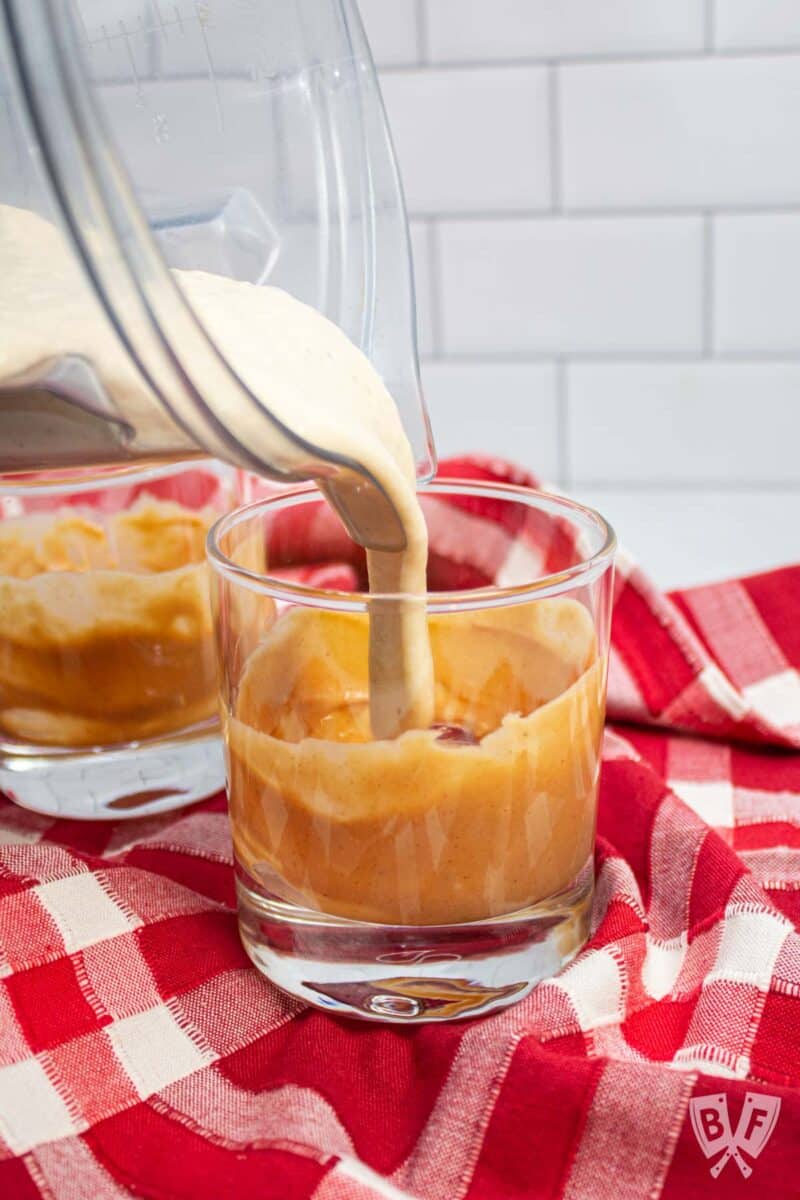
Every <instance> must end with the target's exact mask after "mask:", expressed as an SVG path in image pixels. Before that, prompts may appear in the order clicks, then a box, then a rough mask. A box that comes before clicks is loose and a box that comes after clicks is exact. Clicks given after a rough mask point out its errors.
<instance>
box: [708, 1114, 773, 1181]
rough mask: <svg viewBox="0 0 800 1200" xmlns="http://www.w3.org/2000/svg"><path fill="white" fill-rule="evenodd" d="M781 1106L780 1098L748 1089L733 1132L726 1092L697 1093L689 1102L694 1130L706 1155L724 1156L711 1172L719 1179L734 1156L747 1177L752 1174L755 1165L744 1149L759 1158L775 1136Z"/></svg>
mask: <svg viewBox="0 0 800 1200" xmlns="http://www.w3.org/2000/svg"><path fill="white" fill-rule="evenodd" d="M780 1109H781V1102H780V1097H778V1096H761V1095H759V1094H758V1093H757V1092H748V1093H747V1095H746V1096H745V1098H744V1105H743V1106H742V1112H741V1116H740V1117H739V1121H738V1123H737V1126H736V1131H735V1133H732V1132H731V1123H730V1117H729V1115H728V1098H727V1096H726V1095H725V1093H724V1092H719V1093H717V1094H716V1095H712V1096H695V1097H694V1099H693V1100H690V1101H689V1115H690V1117H691V1119H692V1129H693V1130H694V1135H695V1137H696V1138H697V1141H698V1144H699V1146H700V1149H701V1150H702V1151H703V1154H705V1156H706V1158H713V1157H714V1156H715V1155H716V1154H720V1155H721V1157H720V1158H719V1160H718V1161H717V1162H715V1163H714V1165H713V1166H712V1167H711V1174H712V1175H713V1177H714V1178H715V1179H717V1178H718V1177H719V1175H720V1174H721V1172H722V1171H723V1170H724V1168H725V1167H726V1165H727V1163H728V1160H729V1159H731V1158H732V1159H733V1160H734V1162H735V1163H736V1165H737V1167H738V1168H739V1170H740V1171H741V1173H742V1175H743V1176H744V1177H745V1179H748V1178H749V1177H750V1175H752V1173H753V1168H752V1167H751V1166H750V1165H749V1163H747V1162H746V1161H745V1159H744V1158H742V1155H741V1153H740V1151H741V1150H744V1151H745V1152H746V1153H747V1154H748V1155H749V1157H750V1158H758V1156H759V1154H760V1153H761V1151H762V1150H763V1149H764V1147H765V1146H766V1144H767V1142H768V1141H769V1139H770V1137H771V1136H772V1131H773V1130H774V1128H775V1124H776V1122H777V1120H778V1113H779V1112H780Z"/></svg>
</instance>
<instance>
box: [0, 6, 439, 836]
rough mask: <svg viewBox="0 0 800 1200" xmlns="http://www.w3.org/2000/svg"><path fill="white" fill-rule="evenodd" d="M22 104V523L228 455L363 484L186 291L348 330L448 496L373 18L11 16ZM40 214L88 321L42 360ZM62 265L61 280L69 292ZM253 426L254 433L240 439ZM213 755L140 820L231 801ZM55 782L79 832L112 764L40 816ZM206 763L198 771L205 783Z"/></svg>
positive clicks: (9, 295)
mask: <svg viewBox="0 0 800 1200" xmlns="http://www.w3.org/2000/svg"><path fill="white" fill-rule="evenodd" d="M0 98H1V99H2V106H1V107H0V476H2V482H3V487H4V492H3V494H4V496H5V497H6V498H7V499H6V505H7V507H8V506H9V505H10V509H9V511H11V512H17V511H18V510H20V508H24V506H25V503H26V502H25V499H24V497H25V495H26V494H28V495H29V494H30V492H31V491H32V490H35V491H36V493H37V494H39V495H40V494H41V493H42V491H43V490H45V491H46V490H47V489H49V488H52V487H55V486H58V478H59V473H62V474H63V473H64V472H67V476H68V473H69V472H70V471H71V470H73V469H74V468H78V467H79V468H86V467H92V468H98V467H102V468H103V470H104V472H106V473H109V468H110V469H111V470H112V473H113V472H119V471H129V470H130V469H131V468H135V469H139V468H140V467H141V466H142V464H148V467H149V468H150V467H152V464H157V463H159V462H163V461H164V460H166V461H168V462H174V461H175V460H183V459H192V458H193V457H195V456H200V455H212V456H214V457H215V458H217V459H221V460H224V461H225V462H228V463H231V464H234V465H235V466H239V467H243V468H245V469H249V470H253V471H256V472H257V473H259V474H263V475H268V476H271V477H275V478H278V479H299V478H308V477H324V478H328V479H330V480H331V481H332V487H331V493H332V496H333V498H334V499H335V498H336V494H337V493H336V488H335V481H336V478H337V477H338V476H339V474H343V475H350V474H352V473H355V474H356V475H358V474H363V473H364V472H363V469H362V468H361V465H360V464H359V463H357V462H353V461H350V460H347V459H343V458H341V457H337V456H336V455H331V454H330V453H328V452H327V451H326V449H325V447H320V446H315V445H313V444H311V443H309V442H308V441H306V440H304V439H303V438H302V437H300V436H298V435H297V433H296V431H294V430H292V429H290V428H288V427H287V426H285V425H281V423H280V422H279V421H277V420H276V419H275V418H274V417H273V416H272V414H271V413H270V411H269V408H268V407H267V405H266V403H265V400H264V398H263V397H258V396H254V395H252V394H250V393H249V392H248V391H247V389H246V388H245V386H244V385H243V383H242V382H241V380H240V378H239V377H238V375H237V373H236V366H237V364H236V363H235V362H229V361H226V359H225V358H224V357H223V356H222V355H221V354H220V352H219V351H218V349H217V347H216V346H215V345H214V343H213V341H212V340H211V339H210V337H209V336H208V334H207V333H206V331H205V330H204V328H203V327H202V325H201V324H200V323H199V321H198V320H197V318H196V316H195V314H194V313H193V312H192V310H191V308H190V306H189V305H188V303H187V302H186V300H185V299H184V297H183V294H182V293H181V291H180V290H179V288H178V286H177V285H176V283H175V281H174V279H173V277H172V275H171V272H170V270H169V268H170V267H178V268H184V269H185V268H195V269H201V270H205V271H210V272H214V273H216V274H220V275H227V276H230V277H232V278H235V279H239V280H245V281H247V282H249V283H253V284H265V283H269V284H274V285H277V286H280V287H282V288H285V289H286V290H287V291H289V292H291V293H293V294H294V295H295V296H296V297H298V298H299V299H301V300H304V301H306V302H307V303H309V304H311V305H312V306H314V307H315V308H317V309H319V310H320V311H322V312H323V313H324V314H325V315H326V316H328V317H330V318H331V319H332V320H333V321H334V322H336V323H337V324H338V325H339V326H340V327H341V328H342V329H343V330H344V332H345V333H346V334H347V335H348V336H349V337H350V339H351V340H352V341H353V342H355V343H356V344H357V345H358V346H359V347H360V348H361V349H362V350H363V351H364V352H365V353H366V354H367V355H368V357H370V358H371V359H372V361H373V362H374V363H375V365H376V367H377V369H378V371H379V373H380V374H381V375H382V376H383V378H384V381H385V382H386V384H387V387H388V388H389V391H390V392H391V393H392V395H393V397H394V399H395V401H396V403H397V405H398V408H399V410H400V413H401V416H402V419H403V423H404V426H405V429H406V433H407V435H408V437H409V440H410V442H411V444H412V448H413V450H414V454H415V459H416V462H417V465H418V472H419V474H420V476H421V477H426V476H429V475H430V474H431V473H432V470H433V465H434V460H433V451H432V446H431V440H430V433H429V427H428V422H427V417H426V413H425V410H424V405H423V403H422V400H421V394H420V389H419V378H418V369H417V358H416V346H415V333H414V295H413V280H412V274H411V268H410V259H409V246H408V232H407V224H406V218H405V211H404V205H403V198H402V192H401V188H400V184H399V179H398V174H397V169H396V164H395V161H394V156H393V152H392V147H391V141H390V138H389V134H388V130H387V126H386V121H385V116H384V112H383V107H382V103H381V98H380V93H379V90H378V85H377V82H376V79H375V73H374V68H373V65H372V62H371V57H370V53H369V49H368V46H367V43H366V39H365V37H364V33H363V29H362V26H361V22H360V18H359V16H358V12H357V9H356V6H355V3H353V2H352V0H177V2H172V0H158V2H156V0H72V2H69V0H3V3H2V4H0ZM19 210H24V212H25V213H26V214H28V215H29V216H30V215H32V216H33V218H39V219H40V220H41V223H40V224H39V225H38V226H37V228H38V230H39V233H34V234H33V237H34V239H36V238H38V237H40V236H41V237H42V238H43V237H45V236H47V237H51V236H53V237H56V238H57V240H58V249H57V250H54V252H53V255H52V257H51V259H50V261H51V263H53V264H54V263H55V261H56V260H57V261H58V269H59V270H62V269H63V270H65V271H69V272H70V287H71V288H73V289H74V295H75V307H76V312H79V313H80V321H79V322H73V323H71V324H70V325H69V327H66V326H65V328H64V329H61V330H53V329H51V330H49V331H48V337H47V339H45V341H44V342H43V340H42V338H41V336H40V331H38V329H37V320H38V319H39V316H40V314H39V312H38V311H37V303H36V298H37V294H39V295H40V294H41V291H40V292H39V293H37V291H36V288H35V287H34V288H31V286H30V285H31V281H30V269H29V267H30V256H26V255H24V254H22V253H21V251H20V242H19V239H16V241H15V239H14V237H13V236H12V237H6V238H5V239H4V238H3V224H4V222H6V224H8V221H9V215H12V216H15V215H16V216H17V217H18V214H19ZM45 229H46V230H48V232H47V234H46V235H45V233H44V231H45ZM42 257H43V258H44V260H45V267H44V269H45V271H46V270H47V269H55V268H54V266H53V267H50V266H49V265H48V261H47V260H48V255H43V256H42ZM45 290H46V289H45ZM21 313H22V314H24V315H23V317H22V318H20V314H21ZM76 324H79V325H80V326H81V327H82V328H89V327H91V329H92V337H91V338H90V339H86V338H84V337H82V336H80V334H79V333H78V334H76V332H75V325H76ZM4 331H5V332H4ZM267 336H268V332H267ZM234 402H235V406H236V407H237V409H239V411H241V403H242V402H243V403H244V404H245V406H246V413H247V416H246V419H245V420H240V421H239V422H238V423H237V426H236V428H230V427H229V425H228V423H227V422H226V412H229V411H230V410H231V408H232V407H234ZM335 403H336V398H335V397H331V404H332V405H335ZM263 422H270V423H272V425H273V426H274V431H275V433H276V436H275V437H274V438H273V439H272V443H271V444H272V446H273V448H274V452H273V455H272V457H271V459H270V461H269V462H266V461H263V460H262V459H257V458H255V457H254V455H253V453H252V450H251V447H252V445H253V444H254V441H256V440H257V439H255V438H254V437H253V436H252V432H253V430H255V429H257V428H258V427H259V424H260V423H263ZM44 470H46V472H47V473H46V475H45V476H43V475H42V472H43V471H44ZM54 472H55V474H53V473H54ZM342 515H343V516H344V517H345V519H347V512H346V511H344V512H343V513H342ZM208 744H209V746H210V750H209V759H208V766H207V768H206V767H204V768H203V769H202V770H201V771H200V772H199V777H198V778H194V779H193V782H192V784H191V786H190V787H189V788H188V790H187V788H186V787H182V788H181V790H180V794H179V795H178V794H177V793H176V794H175V795H170V794H169V784H168V782H167V783H165V784H164V786H162V788H161V789H160V790H161V791H163V792H165V794H163V795H160V796H159V797H158V798H156V799H154V800H152V801H147V802H145V803H143V806H142V807H140V808H138V809H136V810H135V815H138V814H139V813H141V812H146V811H157V810H160V809H164V808H168V807H172V806H174V804H175V803H189V802H190V801H191V800H193V799H196V798H197V796H198V795H201V794H206V793H207V792H208V791H210V790H213V787H216V786H218V785H219V783H220V782H221V780H222V772H221V766H220V764H219V761H218V751H217V748H216V742H215V741H213V739H212V741H211V742H209V743H208ZM96 749H97V747H94V748H93V754H94V752H95V751H96ZM103 749H104V750H105V749H106V748H105V747H103ZM156 749H157V750H158V753H159V754H160V755H161V757H160V758H159V764H160V766H159V771H160V772H161V776H160V777H161V779H162V783H163V781H164V779H165V776H164V766H163V763H164V755H163V752H162V751H163V747H161V748H156ZM154 752H155V751H154ZM114 753H117V751H114V752H113V753H104V756H103V761H104V763H105V764H107V763H108V762H110V760H111V759H112V758H113V755H114ZM120 753H122V751H120ZM142 753H143V752H142V751H141V750H140V751H139V755H138V757H137V763H139V764H141V763H142V762H143V761H144V760H143V758H142ZM2 754H3V750H2V748H0V761H1V762H7V761H9V760H3V759H2ZM180 757H181V756H180V755H177V757H175V756H173V760H174V762H175V763H179V760H180ZM45 760H46V756H40V759H35V756H34V757H31V758H29V759H28V761H27V762H26V763H25V764H24V765H25V770H24V771H17V773H16V774H15V777H14V783H15V786H14V787H13V789H10V790H13V791H14V793H15V795H16V796H17V798H18V799H20V801H21V802H22V803H28V804H30V805H31V806H33V807H40V808H44V809H45V810H47V811H52V810H54V809H59V806H60V810H61V811H65V812H68V811H69V810H70V806H71V804H72V801H71V799H70V798H69V797H70V796H71V795H72V791H71V790H70V789H71V788H72V786H73V785H72V784H71V783H70V773H69V769H68V768H70V767H74V768H75V772H76V773H75V775H74V788H75V789H77V790H83V791H85V789H86V787H87V782H86V780H87V771H88V769H89V766H90V765H93V764H95V763H96V758H89V757H87V756H86V755H78V756H74V757H73V756H65V757H63V758H62V761H61V767H60V770H59V772H58V778H59V780H60V781H61V782H60V783H59V785H58V790H59V792H60V793H61V796H60V798H59V799H57V800H56V801H53V800H52V799H51V798H50V797H49V795H48V797H46V798H44V799H43V798H42V797H41V796H40V795H39V793H38V792H37V786H38V780H39V778H40V776H39V775H38V774H37V763H38V762H40V761H41V763H44V765H45V766H47V765H48V764H47V762H46V761H45ZM189 761H190V760H189V758H188V757H187V758H185V759H184V760H183V764H182V766H181V765H179V766H178V767H177V773H180V772H181V771H183V782H184V783H185V782H186V778H187V776H186V769H187V764H188V763H189ZM191 761H192V762H193V763H194V764H197V762H198V761H199V760H198V758H197V756H196V755H195V756H194V757H193V758H192V759H191ZM87 764H88V765H87ZM175 773H176V772H175V771H173V774H175ZM194 774H195V776H197V774H198V772H197V770H195V772H194ZM53 778H54V776H53V775H52V774H51V775H49V776H48V788H49V789H50V790H52V786H53ZM91 778H92V787H93V788H94V789H95V790H94V793H93V794H94V801H93V804H94V810H93V812H92V814H91V815H96V816H100V815H108V816H119V815H123V812H122V810H121V808H120V807H116V808H109V807H108V805H109V804H111V803H113V802H116V801H117V800H119V801H120V802H121V803H122V802H124V796H123V797H120V796H115V797H114V796H111V795H110V792H109V788H108V787H107V786H105V784H104V785H102V786H101V785H100V784H99V783H97V782H96V781H97V780H98V779H99V778H100V774H99V772H98V771H94V773H93V774H92V776H91ZM107 778H108V771H107V770H105V772H104V779H107ZM7 782H8V781H7V780H5V778H4V777H2V773H1V772H0V786H3V787H6V786H7ZM23 785H24V786H23ZM95 785H96V786H95ZM116 786H117V785H116V784H114V783H113V782H112V784H111V785H110V787H111V791H113V790H114V788H115V787H116ZM145 791H146V789H145ZM65 797H66V798H65ZM87 815H90V814H87Z"/></svg>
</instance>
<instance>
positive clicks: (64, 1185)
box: [0, 459, 800, 1200]
mask: <svg viewBox="0 0 800 1200" xmlns="http://www.w3.org/2000/svg"><path fill="white" fill-rule="evenodd" d="M443 471H444V472H446V473H447V474H450V475H454V476H461V477H464V476H467V477H472V478H482V479H495V480H499V481H509V480H510V481H512V482H530V481H529V480H528V479H527V477H526V476H525V475H524V474H523V473H521V472H519V471H517V470H515V469H513V468H511V467H509V466H507V465H506V464H503V463H498V462H494V461H490V460H477V459H462V460H451V461H450V462H448V463H445V464H443ZM458 519H459V537H458V539H456V540H455V541H454V539H452V538H448V536H447V530H442V531H441V532H440V533H437V536H436V537H434V538H433V539H432V563H433V566H434V569H435V571H437V572H438V573H439V574H440V576H441V577H442V578H444V577H448V578H449V580H450V581H451V582H452V581H453V579H457V580H459V581H461V582H465V583H469V582H470V581H474V580H475V578H476V576H477V577H478V578H479V577H480V571H481V570H482V569H483V568H482V566H481V564H480V563H479V562H477V561H473V559H472V558H471V555H470V545H469V529H470V526H471V523H472V522H475V523H476V526H475V532H476V533H477V532H478V529H479V527H480V525H481V524H483V525H485V523H486V522H496V523H497V524H498V528H499V529H500V533H501V536H500V537H499V538H496V539H495V542H494V544H495V546H496V547H499V549H496V551H495V553H499V554H502V516H501V514H498V513H497V512H494V511H492V510H491V508H489V509H486V510H483V511H481V510H480V509H478V510H474V508H471V509H470V510H469V512H468V513H466V515H464V514H459V518H458ZM453 520H454V521H455V520H456V517H455V515H454V517H453ZM290 532H291V531H290ZM296 534H297V531H295V533H294V534H293V535H292V536H293V537H294V541H293V542H292V543H291V546H290V547H289V548H290V550H291V553H288V552H287V555H286V559H287V561H292V563H293V565H292V566H291V567H290V568H288V569H289V570H292V571H295V572H296V571H297V570H299V569H302V570H303V571H304V572H305V574H306V576H308V575H309V574H311V575H313V570H312V568H311V566H310V565H309V566H308V567H305V568H299V567H298V564H297V560H298V557H299V556H298V553H297V549H298V542H297V537H296ZM303 536H305V537H306V539H307V557H308V560H309V564H312V563H315V564H316V563H322V566H321V567H320V568H319V569H321V570H323V571H324V572H326V573H327V574H326V575H325V577H324V578H325V581H326V582H328V581H330V582H331V583H332V585H333V586H339V587H343V586H348V585H349V586H353V585H354V584H355V583H356V581H357V579H358V576H359V570H360V566H359V564H358V563H357V562H353V561H349V559H348V554H349V552H348V551H346V550H343V549H342V545H341V540H340V543H339V546H338V548H337V547H336V546H335V545H334V543H333V542H331V541H330V540H329V539H328V538H327V536H326V534H325V530H324V529H322V530H320V529H317V530H316V531H314V530H306V531H305V534H304V535H303ZM643 549H644V552H645V553H646V547H645V548H643ZM314 569H316V568H314ZM798 668H800V566H795V567H788V568H786V569H784V570H781V571H775V572H772V573H769V574H764V575H758V576H754V577H751V578H749V579H744V580H740V581H734V582H727V583H723V584H720V585H716V586H709V587H701V588H694V589H689V590H687V591H682V592H679V593H674V594H672V595H669V596H665V595H663V594H661V593H659V592H658V591H657V590H656V589H655V588H653V587H652V585H650V584H649V583H648V581H647V579H646V577H645V575H644V574H643V573H642V572H641V571H640V569H639V568H637V567H636V566H635V565H633V564H632V563H631V562H629V561H627V560H626V559H623V561H622V563H621V566H620V570H619V572H618V576H617V584H616V598H615V610H614V635H613V653H612V661H611V666H610V689H609V714H610V717H611V718H612V720H613V721H614V724H613V725H612V726H611V727H610V729H609V730H608V732H607V734H606V743H605V751H604V762H603V774H602V783H601V797H600V811H599V828H598V847H597V859H596V866H597V879H598V887H597V895H596V901H595V906H594V911H593V921H592V931H593V932H592V938H591V941H590V943H589V944H588V946H587V947H586V949H585V950H584V951H583V952H582V953H581V954H580V955H579V956H578V958H577V959H575V961H574V962H573V963H571V964H570V966H569V967H568V968H567V969H566V970H565V971H564V972H563V973H562V974H561V975H560V976H558V977H557V978H556V979H553V980H550V981H547V982H544V983H542V984H540V985H539V986H538V987H537V988H535V989H534V991H533V992H532V993H531V995H530V996H528V997H527V998H526V999H525V1000H523V1001H522V1002H520V1003H519V1004H517V1005H516V1006H514V1007H512V1008H510V1009H508V1010H506V1011H505V1012H502V1013H500V1014H497V1015H495V1016H491V1017H487V1018H484V1019H482V1020H477V1021H472V1022H459V1023H455V1024H451V1025H443V1026H440V1027H435V1026H420V1027H415V1028H408V1029H397V1028H395V1027H378V1026H374V1025H365V1024H361V1023H358V1022H354V1021H346V1020H340V1019H336V1018H332V1017H330V1016H328V1015H326V1014H323V1013H319V1012H316V1011H313V1010H310V1009H307V1008H304V1007H303V1006H302V1005H301V1004H299V1003H296V1002H295V1001H292V1000H289V999H287V998H285V997H283V996H282V995H281V994H279V993H278V992H277V991H276V990H275V989H274V988H272V987H271V986H270V984H268V983H267V982H266V981H265V980H263V979H262V978H261V977H260V976H258V975H257V974H256V972H255V971H254V970H253V969H252V968H251V967H250V966H249V965H248V963H247V960H246V958H245V955H244V952H243V951H242V949H241V947H240V945H239V941H238V937H237V932H236V921H235V914H234V894H233V879H232V870H231V849H230V840H229V836H228V829H227V818H226V816H225V801H224V797H223V796H222V795H219V796H216V797H214V798H212V799H210V800H208V801H206V802H204V803H201V804H198V805H196V806H195V807H193V808H191V809H187V810H184V811H181V812H177V813H171V814H168V815H166V816H163V817H157V818H152V819H147V820H143V821H140V822H120V823H118V824H113V823H112V824H105V823H102V824H100V823H98V824H92V823H75V822H71V821H53V820H50V819H47V818H44V817H39V816H37V815H34V814H32V813H29V812H26V811H25V810H23V809H21V808H18V807H16V806H14V805H13V804H12V803H11V802H10V801H8V800H0V1197H2V1200H17V1198H19V1200H24V1198H28V1197H46V1198H51V1197H52V1198H54V1200H79V1198H83V1197H86V1196H92V1197H93V1198H94V1200H106V1198H107V1200H118V1198H120V1197H127V1196H145V1197H152V1198H154V1200H184V1198H186V1200H204V1198H206V1197H207V1198H208V1200H212V1198H213V1200H218V1198H220V1197H229V1196H230V1197H236V1198H237V1200H247V1198H249V1197H253V1200H255V1198H258V1200H271V1198H274V1200H295V1198H298V1200H300V1198H306V1197H314V1198H315V1200H379V1198H389V1197H394V1198H403V1197H421V1198H424V1200H459V1198H461V1197H464V1198H467V1200H501V1198H502V1200H517V1198H519V1200H522V1198H523V1197H524V1198H526V1200H528V1198H538V1197H548V1198H550V1197H553V1198H555V1197H563V1198H569V1200H578V1198H586V1200H590V1198H592V1200H594V1198H597V1200H652V1198H655V1197H665V1198H667V1197H668V1198H670V1200H673V1198H674V1200H694V1198H695V1197H697V1198H699V1197H703V1198H706V1197H713V1196H719V1197H728V1196H738V1195H739V1194H742V1195H745V1194H749V1193H748V1192H747V1189H748V1188H750V1189H751V1191H752V1189H753V1188H755V1189H757V1191H758V1194H760V1195H767V1196H770V1197H783V1196H793V1195H797V1194H798V1190H800V937H798V922H800V753H798V750H800V675H799V674H798ZM726 1144H727V1145H728V1147H729V1148H728V1149H727V1150H726V1149H725V1147H726ZM706 1151H708V1152H709V1154H710V1157H706V1153H705V1152H706ZM720 1164H721V1165H720ZM712 1169H713V1170H714V1171H715V1172H716V1174H715V1175H713V1176H712V1174H711V1173H710V1172H711V1170H712ZM745 1173H750V1174H751V1175H752V1179H745V1177H744V1174H745Z"/></svg>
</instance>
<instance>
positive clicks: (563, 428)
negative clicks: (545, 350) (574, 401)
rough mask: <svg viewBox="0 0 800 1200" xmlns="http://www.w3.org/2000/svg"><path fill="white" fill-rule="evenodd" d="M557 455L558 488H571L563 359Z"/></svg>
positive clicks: (559, 379)
mask: <svg viewBox="0 0 800 1200" xmlns="http://www.w3.org/2000/svg"><path fill="white" fill-rule="evenodd" d="M555 371H556V454H557V460H556V462H557V473H558V486H559V487H564V488H566V487H569V486H570V485H571V482H572V455H571V446H570V437H569V392H568V388H567V366H566V363H565V362H564V360H563V358H558V359H556V362H555Z"/></svg>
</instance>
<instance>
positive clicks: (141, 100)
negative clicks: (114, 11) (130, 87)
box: [119, 21, 147, 108]
mask: <svg viewBox="0 0 800 1200" xmlns="http://www.w3.org/2000/svg"><path fill="white" fill-rule="evenodd" d="M119 27H120V32H121V33H122V36H123V38H124V39H125V49H126V51H127V54H128V62H129V63H130V64H131V72H132V74H133V82H134V86H135V88H136V103H137V104H138V105H139V108H145V107H146V106H147V101H146V99H145V95H144V91H143V90H142V81H141V79H140V78H139V72H138V71H137V69H136V58H135V56H134V53H133V46H132V45H131V38H130V34H129V33H128V30H127V28H126V27H125V22H124V21H120V23H119Z"/></svg>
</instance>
